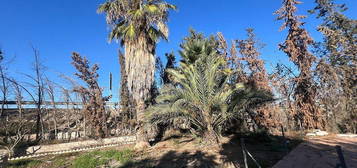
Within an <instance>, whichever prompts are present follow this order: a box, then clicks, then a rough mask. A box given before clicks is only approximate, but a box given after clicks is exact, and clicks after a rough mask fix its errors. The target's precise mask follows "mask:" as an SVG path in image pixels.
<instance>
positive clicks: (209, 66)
mask: <svg viewBox="0 0 357 168" xmlns="http://www.w3.org/2000/svg"><path fill="white" fill-rule="evenodd" d="M181 47H182V50H181V51H180V54H181V57H182V58H183V60H182V61H181V63H180V66H179V67H177V68H176V69H169V70H168V73H169V74H170V76H171V78H172V81H173V82H172V84H167V85H164V86H163V87H162V89H161V90H160V95H159V96H158V97H157V99H156V102H157V104H156V105H154V106H152V107H150V108H148V110H147V113H146V114H147V115H146V117H147V121H148V122H149V123H151V124H154V125H159V124H166V125H167V124H171V125H175V124H177V123H179V122H178V121H181V123H182V121H183V122H184V123H185V125H187V126H188V128H189V130H190V132H191V133H192V134H194V135H196V136H199V137H203V138H204V139H205V140H206V142H213V143H215V142H217V141H218V140H219V137H220V136H221V133H222V130H224V128H225V126H226V124H227V122H228V121H231V120H234V119H237V118H238V117H239V116H240V114H241V113H242V112H245V111H247V110H248V109H249V108H254V107H257V106H259V105H261V104H263V103H264V102H267V101H270V100H271V97H272V96H271V94H270V93H269V92H265V91H259V90H254V89H253V87H249V86H245V85H243V84H242V83H237V82H232V81H234V80H232V79H235V78H234V75H235V74H236V73H235V72H234V70H232V69H228V68H226V67H227V66H226V64H227V61H226V60H225V57H224V56H223V55H222V54H220V52H219V49H218V45H217V43H216V40H215V39H214V38H212V37H211V38H204V37H203V36H202V35H200V34H196V33H194V32H192V33H191V36H190V37H188V38H186V43H184V44H182V45H181Z"/></svg>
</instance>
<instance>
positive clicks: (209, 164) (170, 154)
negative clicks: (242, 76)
mask: <svg viewBox="0 0 357 168" xmlns="http://www.w3.org/2000/svg"><path fill="white" fill-rule="evenodd" d="M175 138H178V139H179V137H169V138H167V139H166V140H173V139H175ZM240 138H244V139H245V146H246V148H247V150H248V151H249V152H250V153H251V154H252V155H253V157H254V158H255V159H256V160H257V161H258V163H259V164H260V166H261V167H272V166H273V165H274V164H276V163H277V162H278V161H279V160H281V159H282V158H283V157H284V156H285V155H286V154H287V153H288V152H289V151H291V150H292V149H293V148H294V147H295V146H297V144H299V143H300V142H301V140H298V139H288V138H287V140H288V141H290V143H289V144H288V145H287V147H288V148H286V146H285V145H284V143H283V142H284V138H283V137H281V136H273V135H267V134H237V135H231V136H229V140H228V141H225V142H224V143H222V144H221V145H220V149H219V150H218V151H216V152H212V150H211V149H210V148H209V147H206V148H204V147H203V148H200V149H192V151H190V149H189V150H188V151H187V152H177V151H174V149H173V150H170V151H165V153H164V154H163V155H162V156H161V157H159V158H156V157H155V155H153V156H152V157H153V158H146V157H143V158H144V159H139V160H136V161H132V162H128V163H127V164H125V165H122V166H121V167H120V168H167V167H170V168H213V167H226V166H222V165H219V163H217V162H216V161H217V160H220V159H221V160H220V162H221V163H225V164H226V163H227V164H230V165H231V164H233V165H235V166H236V167H243V155H242V148H241V143H240ZM178 139H176V140H177V141H179V142H180V144H178V147H177V148H178V149H179V148H181V145H182V144H184V143H187V142H190V141H192V140H191V139H188V140H182V139H180V140H178ZM181 151H182V150H181ZM208 151H209V152H208ZM154 152H157V151H155V150H154ZM157 156H159V153H158V154H157ZM248 165H249V167H250V168H254V167H257V166H256V165H255V164H254V162H253V161H252V160H251V159H248Z"/></svg>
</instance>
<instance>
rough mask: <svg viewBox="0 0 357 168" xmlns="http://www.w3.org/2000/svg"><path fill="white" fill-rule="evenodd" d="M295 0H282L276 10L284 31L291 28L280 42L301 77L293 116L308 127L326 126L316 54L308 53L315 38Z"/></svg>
mask: <svg viewBox="0 0 357 168" xmlns="http://www.w3.org/2000/svg"><path fill="white" fill-rule="evenodd" d="M300 3H301V2H298V1H296V0H283V6H282V7H281V8H280V9H279V10H278V11H276V14H277V15H278V18H277V19H278V20H283V21H284V23H283V25H282V27H281V30H283V29H285V28H288V35H287V37H286V40H285V42H284V43H282V44H280V45H279V48H280V50H282V51H284V52H285V53H286V54H287V55H288V56H289V58H290V60H291V61H292V62H293V63H294V64H295V65H296V66H297V67H298V69H299V76H298V77H296V78H295V82H296V88H295V93H294V99H295V102H294V103H295V105H296V107H297V111H296V113H295V114H293V115H294V118H295V120H296V121H297V122H298V125H300V126H301V127H303V128H305V129H310V128H324V120H323V116H322V114H321V111H320V110H319V108H318V107H317V106H316V104H315V102H316V88H315V84H314V81H313V76H312V66H313V64H314V63H315V61H316V57H315V56H314V55H313V54H311V53H310V52H309V46H310V45H312V44H313V42H314V41H313V39H312V38H311V37H310V35H309V34H308V32H307V31H306V30H305V29H304V28H303V25H304V22H301V21H300V20H301V19H303V18H305V16H300V15H297V14H296V12H297V7H296V5H298V4H300Z"/></svg>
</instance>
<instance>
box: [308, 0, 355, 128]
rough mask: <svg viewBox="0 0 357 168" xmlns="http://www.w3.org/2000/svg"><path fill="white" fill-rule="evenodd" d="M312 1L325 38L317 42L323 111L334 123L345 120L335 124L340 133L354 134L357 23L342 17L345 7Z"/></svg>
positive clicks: (327, 1)
mask: <svg viewBox="0 0 357 168" xmlns="http://www.w3.org/2000/svg"><path fill="white" fill-rule="evenodd" d="M315 2H316V4H317V6H316V7H315V8H314V9H313V10H311V11H310V12H312V13H317V18H321V19H322V20H323V23H322V24H321V25H320V26H319V27H318V30H319V31H320V32H321V33H322V34H323V36H324V39H323V42H322V43H318V50H317V53H319V54H320V56H321V60H320V62H319V65H318V69H317V70H318V72H317V73H318V77H319V79H320V80H321V81H320V83H321V84H320V88H321V90H322V91H323V92H322V93H324V92H325V94H322V95H321V97H322V100H323V102H325V103H324V104H326V107H325V110H326V112H330V111H331V112H332V113H333V114H334V116H335V120H338V119H336V117H337V118H340V117H341V116H342V118H344V120H342V121H337V122H338V123H337V124H338V127H339V128H342V130H341V131H343V132H346V131H350V132H357V97H356V95H357V75H356V74H357V20H353V19H350V18H348V17H346V16H345V15H344V14H343V12H344V11H346V10H347V7H346V6H345V5H344V4H342V5H338V4H335V3H334V0H315ZM341 91H342V92H341ZM331 94H333V95H332V96H331ZM336 99H337V100H336ZM336 102H340V103H339V104H336ZM331 104H332V105H334V104H335V105H334V106H330V105H331ZM340 104H343V105H340Z"/></svg>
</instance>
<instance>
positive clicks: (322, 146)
mask: <svg viewBox="0 0 357 168" xmlns="http://www.w3.org/2000/svg"><path fill="white" fill-rule="evenodd" d="M336 145H340V146H341V147H342V152H343V154H344V157H345V161H346V164H347V167H348V168H357V138H345V137H335V136H327V137H321V138H313V139H308V140H307V142H304V143H302V144H300V145H299V146H298V147H296V148H295V149H294V150H293V151H291V152H290V153H289V154H288V155H287V156H285V157H284V158H283V159H282V160H280V161H279V162H278V163H277V164H276V165H274V167H273V168H335V167H336V164H337V163H338V156H337V153H336V149H335V146H336Z"/></svg>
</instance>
